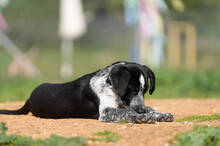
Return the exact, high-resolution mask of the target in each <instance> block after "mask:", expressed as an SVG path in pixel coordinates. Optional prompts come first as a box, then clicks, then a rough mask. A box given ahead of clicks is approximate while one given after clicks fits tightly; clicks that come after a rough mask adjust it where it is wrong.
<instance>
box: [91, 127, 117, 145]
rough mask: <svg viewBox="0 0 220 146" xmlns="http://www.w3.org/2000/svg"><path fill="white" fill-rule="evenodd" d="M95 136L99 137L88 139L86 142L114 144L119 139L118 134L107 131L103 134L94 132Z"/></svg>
mask: <svg viewBox="0 0 220 146" xmlns="http://www.w3.org/2000/svg"><path fill="white" fill-rule="evenodd" d="M95 135H96V136H99V137H90V138H88V140H91V141H106V142H116V141H118V139H120V138H121V136H119V135H118V134H116V133H114V132H111V131H108V130H105V131H103V132H96V133H95Z"/></svg>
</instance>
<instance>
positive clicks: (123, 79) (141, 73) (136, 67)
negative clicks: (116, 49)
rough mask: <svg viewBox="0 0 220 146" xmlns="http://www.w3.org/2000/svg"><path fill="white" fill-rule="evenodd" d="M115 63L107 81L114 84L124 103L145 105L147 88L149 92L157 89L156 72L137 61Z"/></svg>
mask: <svg viewBox="0 0 220 146" xmlns="http://www.w3.org/2000/svg"><path fill="white" fill-rule="evenodd" d="M113 65H114V67H113V68H112V70H111V72H110V74H109V77H108V79H107V82H108V83H110V84H111V85H112V87H113V89H114V90H115V92H116V93H117V94H118V96H119V97H120V99H121V100H122V102H123V104H126V105H127V106H136V105H143V104H144V94H145V93H146V92H147V90H148V89H149V94H152V93H153V92H154V90H155V76H154V73H153V72H152V71H151V69H150V68H148V67H147V66H144V65H140V64H137V63H129V62H120V63H114V64H113ZM148 79H149V80H150V81H149V83H148Z"/></svg>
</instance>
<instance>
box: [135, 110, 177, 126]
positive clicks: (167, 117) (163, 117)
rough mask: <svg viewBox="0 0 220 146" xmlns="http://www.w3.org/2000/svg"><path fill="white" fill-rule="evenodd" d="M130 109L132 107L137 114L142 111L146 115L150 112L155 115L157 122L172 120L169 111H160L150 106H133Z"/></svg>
mask: <svg viewBox="0 0 220 146" xmlns="http://www.w3.org/2000/svg"><path fill="white" fill-rule="evenodd" d="M132 109H134V110H135V111H136V112H137V113H139V114H142V113H144V114H146V115H149V113H150V114H152V115H153V116H154V117H155V119H156V121H158V122H172V121H173V120H174V118H173V115H172V114H171V113H161V112H158V111H156V110H155V109H153V108H152V107H150V106H134V107H132Z"/></svg>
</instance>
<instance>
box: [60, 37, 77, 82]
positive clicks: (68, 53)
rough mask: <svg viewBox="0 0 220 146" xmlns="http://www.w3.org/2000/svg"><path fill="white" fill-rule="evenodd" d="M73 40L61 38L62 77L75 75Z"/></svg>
mask: <svg viewBox="0 0 220 146" xmlns="http://www.w3.org/2000/svg"><path fill="white" fill-rule="evenodd" d="M73 48H74V44H73V40H65V39H62V40H61V57H62V58H61V59H62V60H61V61H62V64H61V70H60V75H61V77H62V78H64V79H67V78H70V77H72V76H73Z"/></svg>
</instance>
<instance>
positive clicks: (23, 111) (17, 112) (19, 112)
mask: <svg viewBox="0 0 220 146" xmlns="http://www.w3.org/2000/svg"><path fill="white" fill-rule="evenodd" d="M29 111H30V107H29V101H28V100H27V101H26V102H25V104H24V106H23V107H21V108H20V109H18V110H0V114H5V115H26V114H28V113H29Z"/></svg>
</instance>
